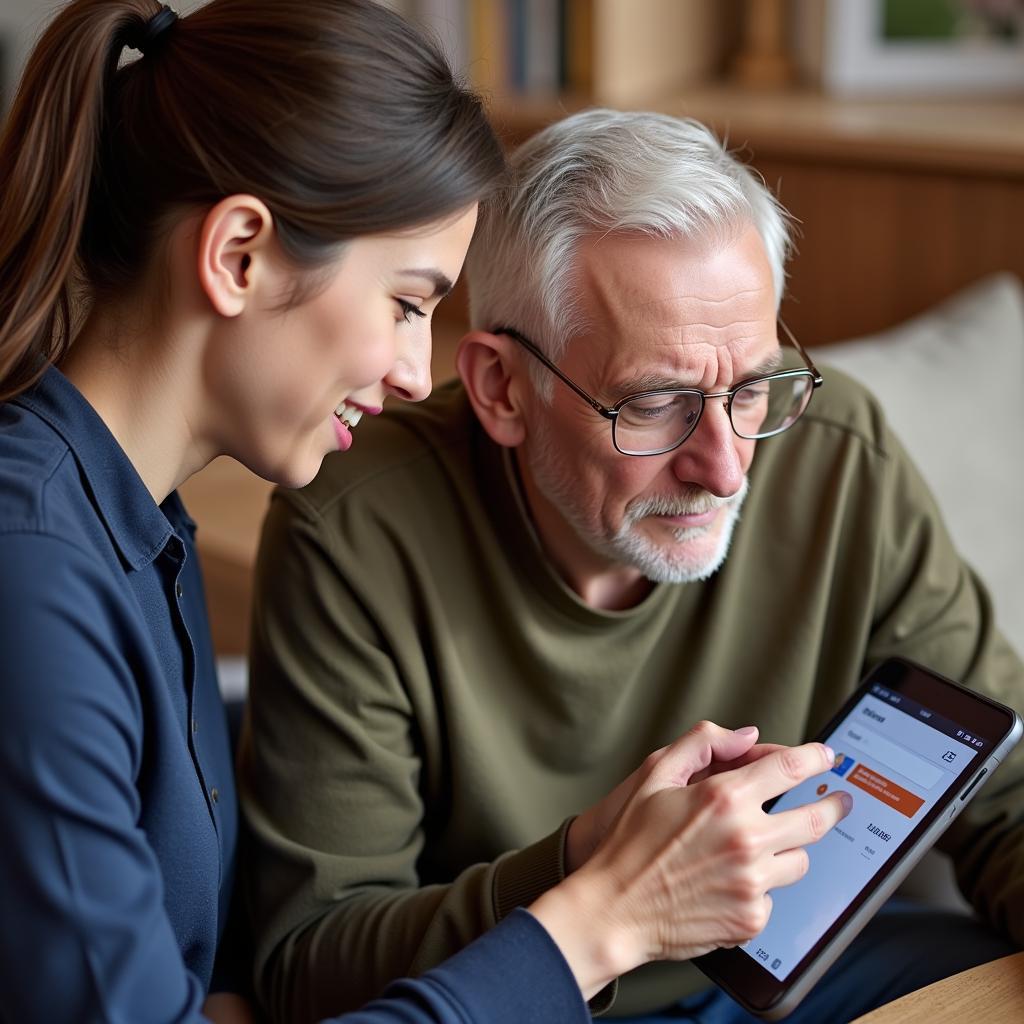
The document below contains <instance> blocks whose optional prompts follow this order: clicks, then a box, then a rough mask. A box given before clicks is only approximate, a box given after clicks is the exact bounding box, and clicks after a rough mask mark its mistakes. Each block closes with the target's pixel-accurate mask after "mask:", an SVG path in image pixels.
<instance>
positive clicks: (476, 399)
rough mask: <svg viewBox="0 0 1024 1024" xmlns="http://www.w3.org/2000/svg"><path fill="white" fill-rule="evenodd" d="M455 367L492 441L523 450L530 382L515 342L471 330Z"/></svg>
mask: <svg viewBox="0 0 1024 1024" xmlns="http://www.w3.org/2000/svg"><path fill="white" fill-rule="evenodd" d="M455 367H456V369H457V370H458V371H459V376H460V377H461V378H462V383H463V385H464V386H465V388H466V394H467V395H468V396H469V400H470V402H471V403H472V405H473V411H474V412H475V413H476V416H477V419H478V420H480V423H481V425H482V426H483V428H484V430H486V431H487V434H488V436H489V437H490V438H491V440H492V441H494V442H495V443H496V444H500V445H502V446H503V447H505V448H517V447H519V445H521V444H522V443H523V441H524V440H525V439H526V420H525V419H524V412H525V408H524V406H525V403H524V401H523V399H524V390H525V389H526V388H528V387H529V382H528V381H527V380H526V367H525V366H524V365H523V360H522V358H521V355H520V352H519V350H518V349H517V348H516V347H515V342H513V341H512V339H511V338H509V337H506V336H505V335H504V334H488V333H487V332H486V331H470V333H469V334H467V335H466V336H465V337H464V338H463V339H462V341H461V342H460V343H459V348H458V351H457V352H456V354H455Z"/></svg>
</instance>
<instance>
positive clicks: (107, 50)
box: [0, 0, 160, 401]
mask: <svg viewBox="0 0 1024 1024" xmlns="http://www.w3.org/2000/svg"><path fill="white" fill-rule="evenodd" d="M159 10H160V6H159V4H157V3H156V2H155V0H77V2H75V3H72V4H71V5H69V6H68V7H66V8H64V9H63V10H62V11H61V12H60V13H59V14H58V15H57V17H56V19H55V20H54V21H53V22H52V23H51V24H50V25H49V27H48V28H47V30H46V32H45V34H44V35H43V37H42V39H41V40H40V41H39V43H38V45H37V46H36V48H35V50H34V51H33V53H32V55H31V57H30V58H29V61H28V65H27V67H26V70H25V74H24V77H23V79H22V82H21V86H20V88H19V90H18V93H17V95H16V96H15V100H14V105H13V107H12V109H11V112H10V115H9V117H8V119H7V123H6V125H5V126H4V132H3V135H2V137H0V196H2V197H3V200H2V204H0V401H2V400H5V399H7V398H11V397H13V396H14V395H17V394H18V393H19V392H21V391H23V390H24V389H25V388H27V387H29V386H30V385H31V384H33V383H34V382H35V380H36V379H37V378H38V377H39V376H40V375H41V374H42V372H43V371H44V370H45V369H46V367H47V366H48V365H49V364H50V363H53V362H57V361H58V360H59V359H60V358H61V356H62V355H63V354H64V352H65V350H66V349H67V346H68V344H69V341H70V331H71V319H72V315H73V308H72V284H73V279H74V272H75V269H76V256H77V254H78V249H79V243H80V240H81V235H82V228H83V224H84V222H85V216H86V210H87V207H88V203H89V194H90V189H91V184H92V177H93V171H94V168H95V166H96V163H97V154H98V149H99V140H100V132H101V130H102V126H103V121H104V99H105V95H106V92H107V90H108V87H109V85H110V82H111V80H112V77H113V75H114V72H115V71H116V69H117V64H118V61H119V59H120V56H121V51H122V50H123V46H124V40H125V39H126V37H128V36H130V35H131V33H132V32H133V31H134V32H136V33H137V32H138V30H139V26H140V24H145V23H146V22H147V21H148V20H149V19H150V18H151V17H152V16H153V15H154V14H156V13H157V12H158V11H159Z"/></svg>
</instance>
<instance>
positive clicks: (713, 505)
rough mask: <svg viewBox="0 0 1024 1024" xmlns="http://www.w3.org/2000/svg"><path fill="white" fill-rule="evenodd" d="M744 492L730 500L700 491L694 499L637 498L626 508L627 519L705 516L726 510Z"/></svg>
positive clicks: (734, 495)
mask: <svg viewBox="0 0 1024 1024" xmlns="http://www.w3.org/2000/svg"><path fill="white" fill-rule="evenodd" d="M741 493H742V491H737V492H736V494H731V495H730V496H729V497H728V498H719V497H717V496H716V495H714V494H712V493H711V492H710V491H698V492H697V493H696V494H694V496H693V497H690V498H687V497H682V496H676V497H664V496H655V497H653V498H637V499H636V500H634V501H632V502H630V503H629V505H628V506H627V508H626V518H627V519H628V520H629V521H630V522H633V523H635V522H637V521H638V520H640V519H644V518H646V517H647V516H694V515H703V514H704V513H705V512H712V511H714V510H716V509H721V508H725V507H726V506H727V505H731V504H733V503H734V502H735V500H736V499H737V497H739V495H740V494H741Z"/></svg>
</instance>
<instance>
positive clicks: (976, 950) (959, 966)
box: [609, 899, 1016, 1024]
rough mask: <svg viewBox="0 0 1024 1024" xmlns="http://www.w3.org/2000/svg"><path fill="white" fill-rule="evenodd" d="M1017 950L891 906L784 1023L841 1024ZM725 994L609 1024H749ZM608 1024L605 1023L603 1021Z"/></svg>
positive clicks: (970, 921) (979, 928)
mask: <svg viewBox="0 0 1024 1024" xmlns="http://www.w3.org/2000/svg"><path fill="white" fill-rule="evenodd" d="M1014 952H1016V950H1015V949H1014V947H1013V946H1011V945H1010V944H1009V943H1008V942H1007V941H1006V940H1005V939H1003V938H1001V937H1000V936H998V935H996V934H995V932H993V931H992V930H991V929H989V928H988V927H987V926H986V925H984V924H982V923H981V922H980V921H977V920H975V919H974V918H972V917H968V916H967V915H966V914H958V913H955V912H952V911H946V910H935V909H932V908H930V907H925V906H921V905H920V904H916V903H911V902H909V901H907V900H901V899H894V900H890V901H889V902H888V903H887V904H886V905H885V907H883V908H882V910H880V911H879V912H878V914H877V915H876V916H875V917H874V918H873V920H872V921H871V922H870V924H868V926H867V927H866V928H865V929H864V931H862V932H861V933H860V935H858V936H857V938H856V939H855V940H854V941H853V943H851V945H850V947H849V948H848V949H847V950H846V952H845V953H843V955H842V956H841V957H840V958H839V959H838V960H837V961H836V962H835V963H834V964H833V965H832V967H831V968H830V969H829V971H828V973H827V974H826V975H825V976H824V977H823V978H822V979H821V981H819V982H818V984H817V985H816V986H815V987H814V988H813V989H812V990H811V992H810V994H809V995H808V996H807V998H806V999H804V1001H803V1002H802V1003H801V1004H800V1005H799V1006H798V1007H797V1008H796V1010H794V1011H793V1013H792V1014H791V1015H790V1016H789V1017H787V1018H786V1024H824V1022H828V1024H844V1022H846V1021H850V1020H853V1019H854V1018H855V1017H859V1016H860V1015H861V1014H862V1013H867V1012H868V1011H869V1010H873V1009H874V1008H875V1007H876V1006H881V1005H882V1004H883V1003H888V1002H890V1001H891V1000H893V999H897V998H898V997H899V996H902V995H906V993H908V992H913V991H914V990H916V989H919V988H923V987H924V986H925V985H930V984H931V983H932V982H933V981H939V980H940V979H942V978H948V977H949V976H950V975H951V974H957V973H958V972H959V971H965V970H967V969H968V968H969V967H976V966H977V965H978V964H984V963H988V962H989V961H990V960H996V959H998V958H999V957H1001V956H1008V955H1009V954H1010V953H1014ZM757 1020H758V1018H757V1017H752V1016H751V1015H750V1014H749V1013H747V1012H746V1010H744V1009H743V1008H742V1007H740V1006H739V1005H738V1004H737V1003H734V1002H733V1001H732V999H730V998H729V997H728V996H727V995H726V994H725V993H724V992H722V991H720V990H719V989H717V988H711V989H706V990H705V991H703V992H700V993H698V994H697V995H695V996H690V997H689V998H687V999H684V1000H683V1001H682V1002H680V1003H676V1004H674V1005H672V1006H668V1007H666V1008H665V1009H664V1010H662V1011H660V1012H659V1013H656V1014H653V1015H651V1016H643V1017H620V1018H617V1019H616V1021H615V1024H623V1022H628V1024H663V1022H665V1021H685V1022H689V1024H751V1022H755V1021H757ZM609 1024H610V1022H609Z"/></svg>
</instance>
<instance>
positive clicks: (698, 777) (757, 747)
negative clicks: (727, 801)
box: [689, 743, 782, 786]
mask: <svg viewBox="0 0 1024 1024" xmlns="http://www.w3.org/2000/svg"><path fill="white" fill-rule="evenodd" d="M781 749H782V744H780V743H755V744H754V745H753V746H752V747H751V748H750V749H749V750H748V751H747V752H746V753H745V754H740V756H739V757H737V758H735V759H734V760H732V761H712V762H711V764H709V765H708V766H707V768H705V769H704V770H703V771H701V772H697V773H696V774H695V775H692V776H691V777H690V782H689V785H691V786H692V785H693V784H694V783H695V782H701V781H703V780H704V779H710V778H711V776H712V775H721V773H722V772H731V771H732V770H733V769H734V768H742V767H743V766H744V765H746V764H753V763H754V762H755V761H760V760H761V758H762V757H766V756H767V755H768V754H774V753H775V751H776V750H781Z"/></svg>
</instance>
